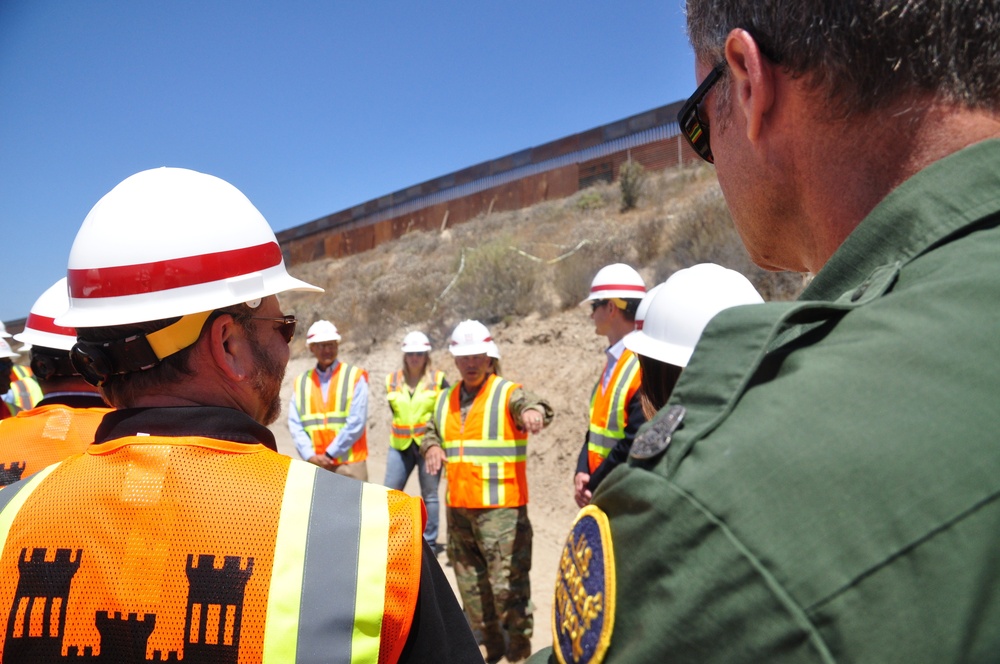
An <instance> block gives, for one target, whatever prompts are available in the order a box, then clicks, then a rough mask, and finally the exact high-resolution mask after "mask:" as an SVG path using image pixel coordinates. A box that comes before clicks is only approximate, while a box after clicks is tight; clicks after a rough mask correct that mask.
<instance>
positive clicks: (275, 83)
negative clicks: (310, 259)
mask: <svg viewBox="0 0 1000 664" xmlns="http://www.w3.org/2000/svg"><path fill="white" fill-rule="evenodd" d="M693 67H694V64H693V56H692V54H691V49H690V47H689V46H688V44H687V39H686V37H685V34H684V16H683V0H659V1H653V0H636V1H631V0H621V1H620V2H607V1H606V0H605V1H603V2H596V1H591V0H503V1H502V2H487V1H486V0H464V1H457V0H455V1H452V0H447V1H445V0H441V1H434V2H431V1H427V2H419V1H418V2H403V1H402V0H400V1H397V2H388V1H381V0H367V1H365V2H344V1H335V0H330V1H328V2H319V1H315V2H314V1H297V0H290V1H288V2H259V1H254V0H247V1H241V2H237V1H235V0H232V1H226V2H222V1H218V2H213V1H211V0H198V1H190V0H170V1H169V2H153V1H147V0H119V1H117V2H110V1H100V0H60V1H54V0H2V1H0V224H2V226H0V227H2V230H3V242H4V247H5V249H6V251H5V252H4V258H3V260H2V261H0V318H2V319H4V320H10V319H15V318H20V317H23V316H26V315H27V313H28V310H29V309H30V307H31V304H32V303H33V302H34V300H35V298H36V297H37V296H38V295H40V294H41V293H42V292H43V291H44V290H45V289H46V288H48V287H49V286H50V285H51V284H52V283H54V282H55V281H56V280H57V279H58V278H60V277H61V276H63V275H64V273H65V268H66V259H67V257H68V255H69V250H70V247H71V246H72V243H73V238H74V236H75V234H76V231H77V229H78V228H79V226H80V224H81V223H82V222H83V219H84V217H85V216H86V215H87V212H88V211H89V210H90V208H91V207H92V206H93V205H94V203H96V202H97V200H98V199H99V198H100V197H101V196H102V195H104V194H105V193H106V192H108V191H109V190H110V189H111V188H112V187H114V186H115V185H116V184H117V183H118V182H120V181H121V180H123V179H125V178H126V177H128V176H129V175H131V174H132V173H135V172H137V171H140V170H144V169H147V168H153V167H157V166H183V167H186V168H192V169H195V170H199V171H203V172H207V173H211V174H213V175H217V176H219V177H221V178H223V179H225V180H228V181H229V182H231V183H233V184H234V185H236V186H237V187H238V188H239V189H241V190H242V191H243V192H244V193H245V194H246V195H247V196H248V197H249V198H250V200H251V201H253V202H254V204H256V206H257V207H258V208H259V209H260V211H261V212H262V213H263V214H264V216H265V217H266V218H267V219H268V221H269V222H270V223H271V227H272V228H274V229H275V230H276V231H277V230H282V229H285V228H290V227H292V226H296V225H298V224H302V223H305V222H308V221H311V220H313V219H316V218H319V217H322V216H324V215H327V214H330V213H332V212H337V211H339V210H341V209H344V208H347V207H350V206H353V205H356V204H358V203H361V202H364V201H366V200H369V199H372V198H377V197H379V196H381V195H384V194H387V193H390V192H392V191H396V190H399V189H403V188H405V187H407V186H410V185H413V184H416V183H418V182H422V181H424V180H428V179H431V178H434V177H436V176H439V175H443V174H445V173H449V172H451V171H454V170H457V169H460V168H464V167H466V166H470V165H472V164H475V163H479V162H481V161H485V160H488V159H493V158H495V157H500V156H503V155H505V154H509V153H511V152H516V151H518V150H521V149H524V148H528V147H531V146H534V145H539V144H541V143H545V142H548V141H550V140H553V139H556V138H559V137H561V136H565V135H568V134H572V133H576V132H578V131H582V130H585V129H590V128H592V127H595V126H598V125H601V124H605V123H608V122H613V121H615V120H619V119H622V118H624V117H627V116H629V115H633V114H635V113H640V112H642V111H646V110H649V109H651V108H655V107H656V106H660V105H663V104H668V103H670V102H674V101H677V100H679V99H682V98H684V97H686V96H687V95H688V94H690V93H691V91H692V90H693V89H694V86H695V80H694V71H693Z"/></svg>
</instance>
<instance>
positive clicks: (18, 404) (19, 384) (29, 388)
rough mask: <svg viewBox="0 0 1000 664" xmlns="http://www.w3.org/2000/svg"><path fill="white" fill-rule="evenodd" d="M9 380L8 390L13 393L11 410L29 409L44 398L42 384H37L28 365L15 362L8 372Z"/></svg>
mask: <svg viewBox="0 0 1000 664" xmlns="http://www.w3.org/2000/svg"><path fill="white" fill-rule="evenodd" d="M10 380H11V382H10V390H11V392H12V393H13V395H14V402H13V403H12V404H11V412H13V413H17V412H19V411H22V410H31V409H32V408H34V407H35V405H37V404H38V402H39V401H41V400H42V399H43V398H45V395H44V394H42V386H41V385H39V384H38V379H37V378H35V375H34V374H33V373H32V372H31V369H29V368H28V367H24V366H21V365H20V364H15V365H14V368H13V369H12V370H11V372H10Z"/></svg>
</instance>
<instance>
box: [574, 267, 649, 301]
mask: <svg viewBox="0 0 1000 664" xmlns="http://www.w3.org/2000/svg"><path fill="white" fill-rule="evenodd" d="M645 294H646V282H645V281H643V280H642V277H641V276H639V273H638V272H636V271H635V269H634V268H632V267H630V266H628V265H625V263H612V264H611V265H605V266H604V267H602V268H601V269H600V270H598V271H597V274H595V275H594V279H593V281H591V282H590V295H588V296H587V299H586V300H584V301H583V302H581V303H580V304H586V303H587V302H589V301H591V300H610V299H611V298H620V299H632V300H640V299H642V296H643V295H645Z"/></svg>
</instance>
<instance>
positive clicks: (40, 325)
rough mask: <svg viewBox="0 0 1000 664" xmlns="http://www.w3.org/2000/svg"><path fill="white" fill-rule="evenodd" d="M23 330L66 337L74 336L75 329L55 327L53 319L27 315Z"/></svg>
mask: <svg viewBox="0 0 1000 664" xmlns="http://www.w3.org/2000/svg"><path fill="white" fill-rule="evenodd" d="M24 329H26V330H35V331H36V332H49V333H50V334H61V335H63V336H67V337H75V336H76V329H74V328H72V327H62V326H61V325H56V319H55V318H48V317H46V316H39V315H38V314H28V320H27V322H26V323H25V324H24Z"/></svg>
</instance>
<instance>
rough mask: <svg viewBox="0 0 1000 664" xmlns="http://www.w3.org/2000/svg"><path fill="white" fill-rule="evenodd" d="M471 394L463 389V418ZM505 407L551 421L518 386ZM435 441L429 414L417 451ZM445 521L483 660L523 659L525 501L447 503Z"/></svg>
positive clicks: (527, 558) (528, 628)
mask: <svg viewBox="0 0 1000 664" xmlns="http://www.w3.org/2000/svg"><path fill="white" fill-rule="evenodd" d="M475 396H476V395H475V394H472V395H467V394H466V393H465V392H464V391H462V393H461V397H460V399H461V400H460V404H461V409H462V418H463V420H464V419H465V417H466V415H467V414H468V411H469V408H470V407H471V405H472V403H473V400H474V399H475ZM508 408H509V410H510V413H511V414H512V415H513V416H514V418H515V420H516V421H518V422H520V421H521V413H522V412H523V411H524V410H526V409H528V408H534V409H535V410H538V411H540V412H542V414H543V418H544V419H543V421H544V423H545V424H546V425H548V423H549V422H550V421H551V420H552V415H553V413H552V408H551V406H549V404H548V403H547V402H546V401H544V400H543V399H541V398H539V397H537V396H536V395H534V394H532V393H530V392H528V391H526V390H524V389H523V388H517V389H515V390H514V391H513V392H512V393H511V397H510V401H509V403H508ZM440 444H441V434H440V432H439V430H438V428H437V425H436V423H435V421H434V418H431V421H430V422H428V424H427V434H426V435H425V436H424V441H423V443H422V444H421V453H425V452H426V451H427V449H428V448H430V447H432V446H434V445H440ZM447 524H448V560H449V562H451V564H452V566H453V567H454V569H455V580H456V581H457V583H458V589H459V593H460V595H461V596H462V608H463V609H464V610H465V615H466V617H467V618H468V619H469V624H470V625H471V626H472V630H473V631H474V632H475V633H476V635H477V638H478V639H479V641H480V643H481V644H482V645H483V646H484V648H485V657H486V660H487V662H495V661H497V660H499V659H500V658H501V657H502V656H504V654H505V653H506V656H507V659H508V660H510V661H520V660H522V659H524V658H526V657H527V656H528V655H529V654H530V653H531V634H532V630H533V626H534V618H533V616H532V607H531V581H530V579H529V572H530V570H531V538H532V530H531V522H530V521H529V520H528V506H527V505H522V506H520V507H490V508H483V509H470V508H464V507H453V506H450V505H449V506H448V508H447Z"/></svg>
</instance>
